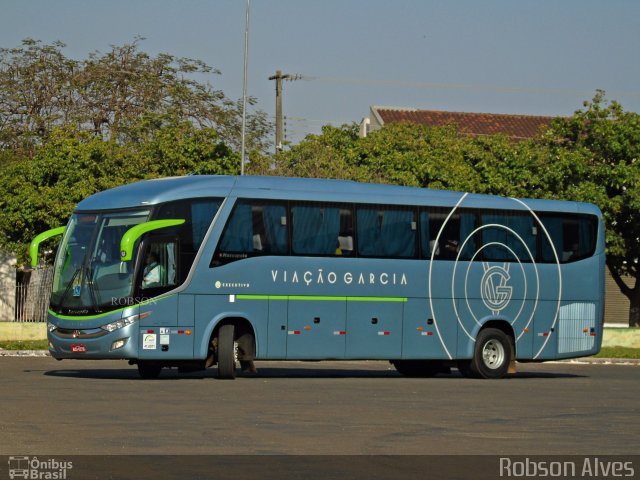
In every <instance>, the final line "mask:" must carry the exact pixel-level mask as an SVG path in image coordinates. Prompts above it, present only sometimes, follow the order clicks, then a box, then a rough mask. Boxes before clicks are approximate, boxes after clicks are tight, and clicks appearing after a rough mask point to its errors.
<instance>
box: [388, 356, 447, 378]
mask: <svg viewBox="0 0 640 480" xmlns="http://www.w3.org/2000/svg"><path fill="white" fill-rule="evenodd" d="M391 364H392V365H393V366H394V367H395V368H396V370H397V371H398V373H400V374H402V375H404V376H405V377H420V378H428V377H435V376H436V375H437V374H439V373H447V370H446V367H444V366H443V365H442V363H441V362H437V361H435V362H433V361H429V360H393V361H392V362H391Z"/></svg>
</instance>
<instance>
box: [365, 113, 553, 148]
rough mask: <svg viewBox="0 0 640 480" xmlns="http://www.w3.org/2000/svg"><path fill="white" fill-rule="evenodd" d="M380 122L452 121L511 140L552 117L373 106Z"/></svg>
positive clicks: (466, 129)
mask: <svg viewBox="0 0 640 480" xmlns="http://www.w3.org/2000/svg"><path fill="white" fill-rule="evenodd" d="M375 110H376V111H377V113H378V115H379V116H380V118H381V119H382V121H383V122H384V123H392V122H402V121H409V122H415V123H419V124H421V125H428V126H433V127H436V126H444V125H450V124H455V125H457V126H458V128H460V130H461V131H463V132H466V133H468V134H470V135H474V136H475V135H478V136H480V135H495V134H498V133H502V134H504V135H507V136H508V137H510V138H512V139H514V140H523V139H527V138H531V137H534V136H536V135H538V134H539V133H540V132H541V131H542V130H544V129H545V128H546V127H547V126H548V125H549V124H550V123H551V120H553V118H554V117H540V116H533V115H506V114H501V113H467V112H440V111H435V110H414V109H399V108H384V107H375Z"/></svg>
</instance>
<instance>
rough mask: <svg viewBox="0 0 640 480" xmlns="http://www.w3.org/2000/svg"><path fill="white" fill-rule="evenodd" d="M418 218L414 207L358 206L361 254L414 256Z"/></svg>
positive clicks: (395, 256) (357, 218)
mask: <svg viewBox="0 0 640 480" xmlns="http://www.w3.org/2000/svg"><path fill="white" fill-rule="evenodd" d="M415 217H416V215H415V212H414V210H411V209H399V208H394V207H359V208H358V209H357V217H356V225H357V230H358V231H357V235H356V236H357V239H358V254H359V255H360V256H363V257H391V258H411V257H415V256H416V238H417V237H416V235H417V220H416V218H415Z"/></svg>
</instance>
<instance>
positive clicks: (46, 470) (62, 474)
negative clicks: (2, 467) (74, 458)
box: [9, 456, 73, 480]
mask: <svg viewBox="0 0 640 480" xmlns="http://www.w3.org/2000/svg"><path fill="white" fill-rule="evenodd" d="M72 468H73V462H66V461H60V460H56V459H55V458H47V459H46V460H40V459H38V457H33V458H32V457H27V456H11V457H9V478H10V479H11V480H14V479H15V478H24V479H32V480H36V479H37V480H66V479H68V478H69V475H68V474H69V470H71V469H72Z"/></svg>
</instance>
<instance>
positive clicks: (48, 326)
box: [47, 322, 58, 332]
mask: <svg viewBox="0 0 640 480" xmlns="http://www.w3.org/2000/svg"><path fill="white" fill-rule="evenodd" d="M57 328H58V327H56V326H55V325H54V324H53V323H51V322H47V330H48V331H49V332H53V331H54V330H56V329H57Z"/></svg>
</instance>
